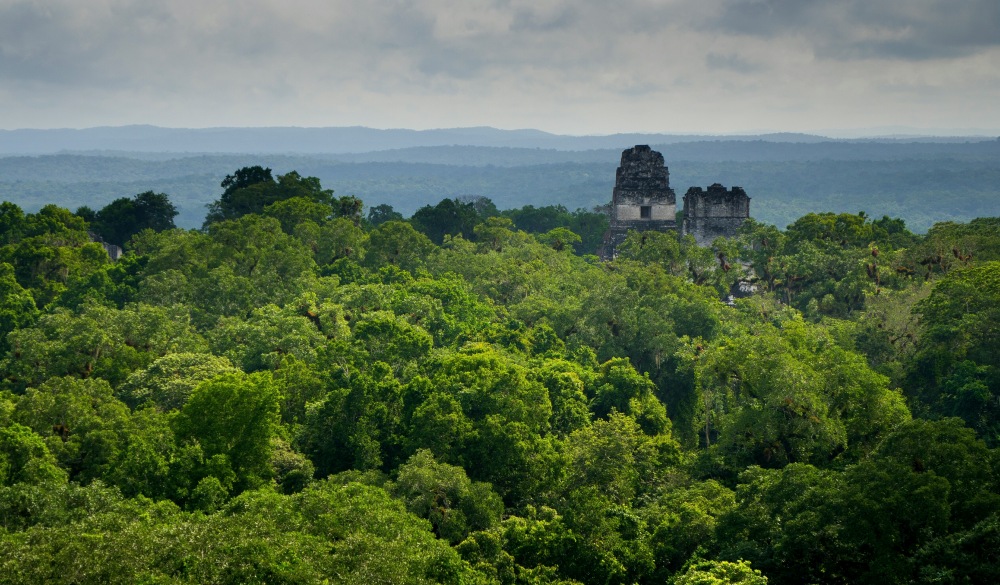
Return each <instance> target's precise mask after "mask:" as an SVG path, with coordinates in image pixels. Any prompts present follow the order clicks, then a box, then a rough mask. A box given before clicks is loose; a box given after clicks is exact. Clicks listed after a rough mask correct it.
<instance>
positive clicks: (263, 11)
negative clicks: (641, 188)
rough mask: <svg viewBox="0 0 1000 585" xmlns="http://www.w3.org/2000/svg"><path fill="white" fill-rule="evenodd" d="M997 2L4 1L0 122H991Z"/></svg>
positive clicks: (637, 125)
mask: <svg viewBox="0 0 1000 585" xmlns="http://www.w3.org/2000/svg"><path fill="white" fill-rule="evenodd" d="M998 45H1000V2H998V1H997V0H968V1H965V0H906V1H899V0H673V1H669V0H668V1H657V0H620V1H617V2H607V1H594V0H579V1H569V0H426V1H417V0H387V1H379V0H369V1H367V2H357V1H356V0H355V1H351V2H347V1H343V0H284V1H281V2H278V1H276V0H239V1H237V0H230V1H212V0H172V1H171V2H162V1H153V0H53V1H46V2H27V1H22V0H0V127H2V128H23V127H39V128H46V127H87V126H95V125H122V124H140V123H148V124H157V125H162V126H177V127H202V126H262V125H299V126H350V125H365V126H374V127H410V128H429V127H454V126H474V125H490V126H497V127H501V128H520V127H535V128H541V129H544V130H549V131H555V132H562V133H571V134H586V133H612V132H623V131H648V132H733V131H753V130H789V131H805V130H815V129H821V128H859V127H872V126H893V125H905V126H913V127H924V128H970V129H972V128H984V129H995V128H1000V108H998V107H997V106H996V105H995V104H997V103H1000V46H998Z"/></svg>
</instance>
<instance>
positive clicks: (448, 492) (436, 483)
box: [389, 449, 503, 544]
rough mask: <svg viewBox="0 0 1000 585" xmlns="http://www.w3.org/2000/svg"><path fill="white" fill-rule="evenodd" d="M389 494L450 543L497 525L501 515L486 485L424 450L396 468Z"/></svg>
mask: <svg viewBox="0 0 1000 585" xmlns="http://www.w3.org/2000/svg"><path fill="white" fill-rule="evenodd" d="M389 491H390V492H392V493H393V494H394V495H395V496H396V497H397V498H400V499H402V500H403V502H404V503H406V509H407V510H409V511H410V512H412V513H414V514H416V515H417V516H419V517H421V518H427V519H428V520H430V522H431V525H432V526H434V532H435V534H437V535H438V536H439V537H441V538H443V539H445V540H447V541H449V542H451V543H452V544H457V543H459V542H461V541H462V540H464V539H465V537H466V536H468V535H469V532H470V531H474V530H486V529H488V528H490V527H491V526H493V525H495V524H497V523H498V522H499V521H500V516H501V514H502V513H503V501H502V500H501V499H500V496H498V495H497V494H496V493H495V492H494V491H493V490H492V488H491V487H490V485H489V484H486V483H481V482H473V481H470V480H469V478H468V476H467V475H466V474H465V470H464V469H462V468H461V467H458V466H455V465H448V464H447V463H439V462H437V461H436V460H435V459H434V454H433V453H431V452H430V451H428V450H426V449H420V450H418V451H417V452H416V453H414V454H413V456H411V457H410V458H409V459H408V460H407V461H406V463H404V464H403V465H400V466H399V469H398V475H397V478H396V481H395V482H394V483H393V484H392V486H391V487H390V489H389Z"/></svg>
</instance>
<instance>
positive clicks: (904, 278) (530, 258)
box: [0, 167, 1000, 585]
mask: <svg viewBox="0 0 1000 585" xmlns="http://www.w3.org/2000/svg"><path fill="white" fill-rule="evenodd" d="M223 188H224V189H225V193H224V194H223V195H222V196H221V197H220V198H219V199H218V200H217V201H216V202H215V203H214V204H213V205H212V207H211V208H210V211H211V214H210V216H209V218H208V221H206V223H205V226H204V227H203V228H202V229H201V230H182V229H163V228H165V227H169V226H162V225H148V226H146V229H144V230H142V231H140V232H138V233H135V234H134V235H131V237H130V239H129V240H128V242H127V244H126V252H127V253H126V255H125V256H124V257H123V258H122V259H121V260H119V261H117V262H111V261H110V260H109V258H108V256H107V254H106V253H105V251H104V248H103V247H102V246H101V244H99V243H93V242H92V241H91V237H90V236H89V235H88V229H89V230H90V231H91V232H93V231H94V230H95V226H97V227H96V229H105V230H106V229H109V228H107V227H104V228H101V227H100V226H101V225H111V224H101V222H102V221H104V222H110V221H111V219H114V218H118V217H120V214H119V212H126V211H129V210H131V212H132V213H136V211H135V210H136V206H137V205H138V207H139V208H143V205H144V203H143V202H157V201H158V202H160V203H163V201H162V200H161V199H160V198H159V197H154V194H152V193H149V194H144V195H140V196H137V197H136V198H135V199H132V200H129V199H124V200H121V201H117V202H113V203H112V204H110V205H109V206H108V207H104V208H102V209H100V210H98V211H93V210H90V209H81V210H78V212H77V213H72V212H70V211H69V210H66V209H62V208H59V207H56V206H52V205H50V206H46V207H43V208H41V209H40V210H39V211H38V212H37V213H24V212H23V211H22V210H21V209H20V208H19V207H17V206H16V205H13V204H10V203H4V204H3V205H0V334H2V342H0V344H2V348H0V351H2V355H3V358H2V365H0V371H2V373H3V380H2V388H3V389H2V391H0V575H2V576H3V577H2V579H0V580H3V581H4V582H11V583H43V582H44V583H323V582H328V583H334V582H336V583H433V582H441V583H482V584H486V583H503V584H529V583H530V584H543V583H574V582H580V583H601V584H627V583H642V584H653V583H673V584H676V585H689V584H714V583H739V584H744V585H750V584H753V585H757V584H763V583H771V584H797V583H830V584H841V583H843V584H847V583H852V584H854V583H879V584H881V585H884V584H890V583H912V582H918V583H956V584H958V583H988V582H997V581H1000V552H998V551H1000V451H998V445H1000V423H998V421H1000V329H998V323H1000V314H998V311H1000V308H998V307H1000V220H998V219H995V218H985V219H977V220H974V221H971V222H969V223H963V224H956V223H939V224H937V225H935V226H934V227H933V228H932V229H931V230H930V231H929V232H928V233H927V234H926V235H925V236H917V235H915V234H913V233H911V232H910V231H909V230H908V229H907V227H906V224H905V223H904V222H903V221H901V220H898V219H892V218H889V217H883V218H881V219H874V220H873V219H872V218H869V217H866V216H865V215H864V214H860V215H858V214H836V213H810V214H807V215H804V216H802V217H801V218H799V219H798V220H796V221H795V222H794V223H793V224H792V225H790V226H789V227H788V229H786V230H779V229H777V228H775V227H773V226H770V225H767V224H763V223H759V222H754V221H751V222H748V224H747V225H746V226H745V227H744V228H743V230H742V232H741V234H740V235H739V237H737V238H735V239H732V240H725V239H720V240H718V241H717V242H715V244H714V246H713V247H712V248H699V247H697V246H695V245H694V243H693V241H692V240H690V239H679V238H678V237H677V236H676V235H674V234H660V233H644V234H631V235H630V236H629V238H628V240H627V241H626V242H625V244H624V245H623V246H622V247H621V249H620V255H619V257H618V258H617V259H616V260H615V261H613V262H609V263H602V262H600V261H598V260H597V258H596V257H594V256H592V255H588V254H586V252H588V251H589V248H588V247H587V246H584V245H583V243H584V242H585V241H588V240H592V239H593V238H595V237H596V236H594V234H596V233H599V232H600V231H602V230H603V227H602V224H600V220H601V216H600V215H599V214H589V213H587V212H575V213H574V212H569V211H568V210H566V209H565V208H562V207H558V206H554V207H544V206H543V207H530V206H529V207H523V208H520V209H514V210H507V211H504V212H501V211H498V210H497V209H496V207H495V206H494V205H493V204H492V202H490V201H489V200H485V199H482V198H467V199H446V200H443V201H441V202H439V203H437V204H435V205H428V206H426V207H424V208H421V209H419V210H417V212H416V213H415V214H414V216H413V218H412V219H411V220H410V221H404V220H403V219H402V216H401V215H400V214H399V213H397V212H396V211H395V210H394V209H392V208H391V207H390V206H387V205H380V206H375V207H372V208H371V209H370V210H369V212H368V213H367V214H366V215H363V214H362V208H361V205H360V202H359V201H358V200H356V199H354V198H353V197H342V198H339V199H338V198H335V197H333V194H332V192H331V191H329V190H324V189H323V188H322V186H321V185H320V182H319V180H318V179H315V178H312V177H303V176H301V175H299V174H298V173H286V174H284V175H278V176H272V175H271V173H270V170H269V169H264V168H262V167H246V168H242V169H240V170H239V171H237V172H236V173H235V174H233V175H230V176H228V177H227V178H226V180H225V181H224V182H223ZM167 203H169V201H167ZM109 208H110V209H109ZM159 209H160V211H161V212H162V213H161V217H163V216H170V217H169V219H170V220H171V221H172V219H173V216H172V215H170V213H169V212H170V208H167V207H163V206H162V205H161V206H160V207H159ZM116 214H118V215H116ZM88 220H89V221H91V222H94V223H92V224H88ZM114 225H117V224H114ZM740 282H743V283H744V285H746V284H752V285H753V286H755V287H756V288H757V293H756V294H753V295H750V296H748V297H746V298H738V299H732V300H729V301H728V302H727V301H726V300H725V299H727V297H728V295H729V293H730V291H732V290H735V289H738V288H739V287H738V283H740Z"/></svg>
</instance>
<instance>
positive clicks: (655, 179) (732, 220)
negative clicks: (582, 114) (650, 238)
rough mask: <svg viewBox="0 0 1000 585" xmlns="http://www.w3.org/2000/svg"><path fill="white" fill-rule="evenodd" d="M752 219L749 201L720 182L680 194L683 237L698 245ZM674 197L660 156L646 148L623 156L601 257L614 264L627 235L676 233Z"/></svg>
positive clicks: (731, 233) (730, 233) (731, 232)
mask: <svg viewBox="0 0 1000 585" xmlns="http://www.w3.org/2000/svg"><path fill="white" fill-rule="evenodd" d="M748 217H750V197H749V196H747V194H746V192H745V191H744V190H743V189H741V188H739V187H733V188H732V189H728V190H727V189H726V188H725V187H723V186H722V185H720V184H719V183H715V184H713V185H711V186H710V187H708V189H707V190H704V189H702V188H701V187H691V188H690V189H688V191H687V193H686V194H685V195H684V219H683V221H682V224H681V226H680V227H681V230H682V231H681V233H683V234H684V235H689V234H690V235H691V236H692V237H694V239H695V241H696V242H697V243H698V245H700V246H709V245H711V244H712V240H714V239H715V238H717V237H720V236H725V237H732V236H734V235H736V230H737V229H738V228H739V227H740V225H741V224H742V223H743V221H744V220H745V219H747V218H748ZM677 227H678V226H677V196H676V194H675V193H674V190H673V189H671V188H670V171H669V169H667V167H666V165H665V164H664V161H663V155H662V154H660V153H659V152H656V151H655V150H653V149H651V148H650V147H649V146H647V145H643V144H640V145H636V146H634V147H632V148H628V149H626V150H624V151H622V160H621V166H619V167H618V171H617V174H616V177H615V189H614V192H613V193H612V196H611V226H610V229H609V230H608V232H607V233H606V234H605V236H604V246H603V248H602V250H601V256H602V257H603V258H605V259H608V260H610V259H613V258H614V257H615V256H616V249H617V247H618V246H619V245H621V243H622V242H624V241H625V237H626V236H627V235H628V232H629V230H636V231H647V230H655V231H667V230H676V229H677Z"/></svg>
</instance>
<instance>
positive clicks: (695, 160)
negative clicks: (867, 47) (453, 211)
mask: <svg viewBox="0 0 1000 585" xmlns="http://www.w3.org/2000/svg"><path fill="white" fill-rule="evenodd" d="M323 130H324V129H220V130H215V131H212V130H200V131H195V130H191V131H181V130H169V129H158V128H153V127H138V128H119V129H103V130H102V129H93V130H90V131H54V130H53V131H3V132H0V152H6V153H7V154H6V155H5V156H3V157H0V197H2V198H3V199H5V200H9V201H12V202H15V203H17V204H18V205H21V206H22V207H24V208H25V209H29V210H36V209H38V208H39V207H40V206H41V205H42V204H44V203H46V202H55V203H58V204H60V205H64V206H66V207H68V208H74V209H75V208H76V207H78V206H81V205H90V206H94V205H103V204H106V203H107V202H109V201H111V200H113V199H116V198H119V197H124V196H130V195H134V194H135V193H139V192H142V191H145V190H149V189H152V190H154V191H157V192H163V193H168V194H170V195H171V197H172V198H173V200H174V202H175V204H176V205H177V207H178V210H179V212H180V213H179V215H178V218H177V223H178V225H180V226H182V227H196V226H199V225H200V224H201V222H202V220H203V218H204V213H205V211H204V210H205V206H206V205H207V204H208V203H209V202H211V201H212V200H213V199H214V198H215V197H217V195H218V181H219V179H218V177H220V176H224V175H225V174H226V173H228V172H229V171H231V170H232V169H233V168H239V167H242V166H250V165H264V166H269V167H271V168H273V169H274V170H275V171H276V172H279V173H281V172H287V171H289V170H293V169H295V170H298V171H299V172H300V173H303V174H307V175H310V176H316V177H318V178H319V179H321V180H322V181H323V183H324V184H327V185H331V186H333V188H334V189H335V190H336V191H337V193H338V194H341V195H347V194H350V195H355V196H357V197H359V198H361V199H362V200H364V201H365V202H366V204H368V205H370V206H374V205H378V204H383V203H384V204H389V205H392V206H393V207H394V208H395V209H397V210H398V211H400V212H401V213H404V214H405V215H409V214H411V213H413V212H414V211H416V210H417V209H418V208H419V207H421V206H423V205H427V204H432V203H436V202H437V201H439V200H441V199H442V198H448V197H461V196H483V197H488V198H490V199H492V200H493V201H494V202H495V203H496V205H497V206H498V207H499V208H501V209H508V208H514V207H521V206H523V205H527V204H537V203H538V202H544V203H546V204H552V205H563V206H565V207H567V208H569V209H571V210H573V209H578V208H587V209H591V208H593V207H594V206H597V205H603V204H606V203H608V201H609V200H610V193H611V188H612V187H613V186H614V170H615V167H616V166H617V164H618V158H619V156H620V153H621V149H622V148H626V147H629V146H632V145H633V144H640V143H641V144H651V145H652V146H653V147H654V148H655V149H657V150H659V151H660V152H662V153H663V155H664V157H665V158H666V161H667V165H668V167H669V168H670V173H671V185H672V186H673V188H674V189H675V191H677V192H678V196H679V197H680V196H681V195H683V193H684V191H686V190H687V188H688V187H692V186H701V187H705V186H707V185H709V184H711V183H714V182H721V183H723V184H724V185H726V186H732V185H738V186H741V187H743V188H744V189H746V191H747V192H748V194H749V195H750V196H751V198H752V199H753V201H752V203H751V215H752V216H753V217H754V218H756V219H758V220H760V221H763V222H766V223H772V224H774V225H778V226H780V227H784V226H786V225H788V224H789V223H791V222H792V221H794V220H795V219H796V218H798V217H800V216H801V215H803V214H804V213H806V212H808V211H812V210H816V209H825V210H830V211H836V212H849V213H850V212H853V213H857V212H858V211H864V212H866V213H867V214H868V215H871V216H882V215H889V216H892V217H899V218H901V219H903V220H904V221H906V223H907V225H908V226H909V227H910V228H911V229H913V230H915V231H917V232H921V233H922V232H924V231H926V230H927V229H928V228H929V227H930V226H931V225H932V224H933V223H935V222H937V221H968V220H970V219H972V218H975V217H982V216H990V215H997V214H998V213H1000V209H998V207H1000V203H998V200H1000V197H998V192H997V191H998V188H997V185H998V184H1000V140H998V139H987V138H951V139H947V138H929V137H923V138H921V137H902V138H883V139H868V140H831V139H827V138H823V137H819V136H809V135H796V134H784V135H763V136H738V137H733V136H728V137H708V136H667V135H617V136H609V137H569V136H557V135H551V134H546V133H542V132H538V131H500V130H493V129H459V130H451V131H446V130H442V131H424V132H416V131H376V130H370V129H363V128H355V129H326V133H325V134H324V133H323ZM337 131H339V132H337ZM18 132H20V134H18ZM28 132H31V133H32V134H30V138H28V139H26V138H25V136H24V134H25V133H28ZM241 132H242V133H243V134H249V137H247V136H243V134H241ZM66 134H70V135H72V136H75V137H76V138H75V140H66V138H65V135H66ZM67 144H70V145H73V146H75V147H76V148H71V149H69V150H70V151H67V147H66V145H67ZM324 145H326V148H327V150H326V152H325V153H324V152H322V151H321V150H320V149H321V148H323V146H324ZM126 147H132V148H134V149H135V150H127V149H126ZM213 148H214V149H215V150H214V151H213V150H212V149H213ZM239 148H242V149H246V150H251V151H252V150H253V149H259V153H258V154H247V153H242V154H241V153H239V152H237V149H239ZM352 148H353V149H354V151H353V152H349V150H350V149H352ZM366 148H367V149H371V150H367V151H366V150H365V149H366ZM18 149H20V151H18ZM109 149H110V150H109ZM60 150H61V151H62V152H58V151H60ZM195 153H196V154H195ZM331 153H333V154H331Z"/></svg>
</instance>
